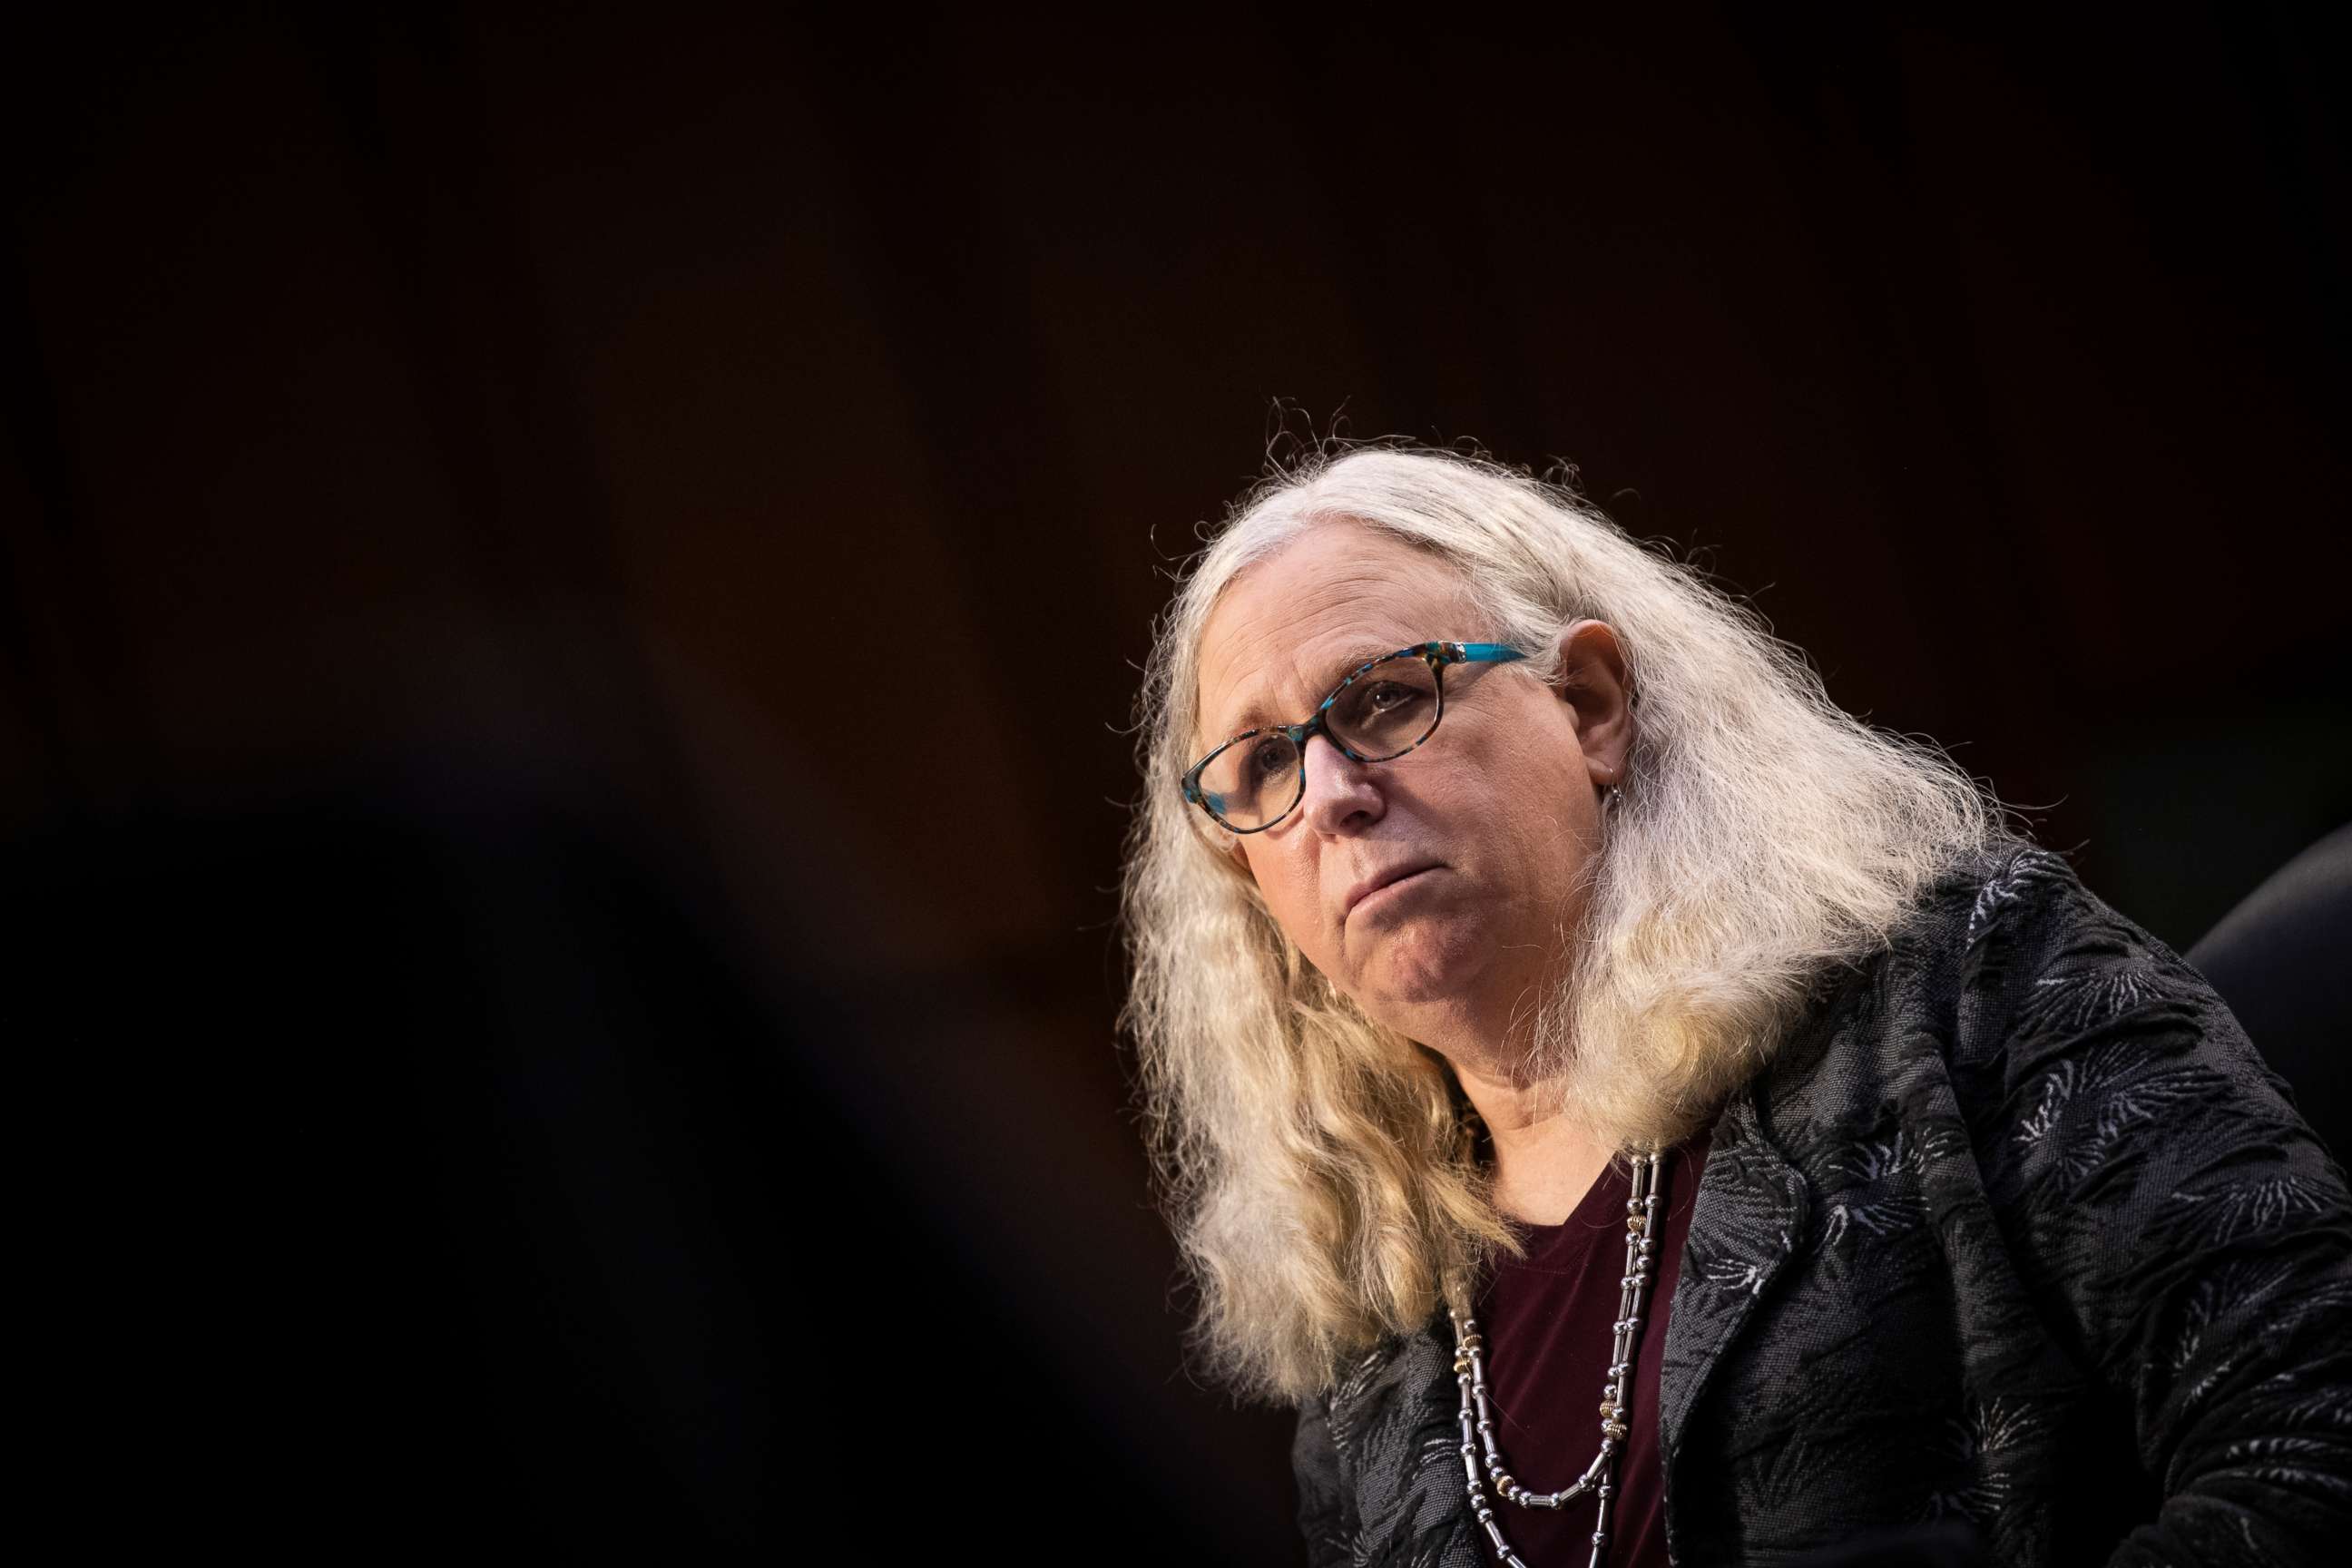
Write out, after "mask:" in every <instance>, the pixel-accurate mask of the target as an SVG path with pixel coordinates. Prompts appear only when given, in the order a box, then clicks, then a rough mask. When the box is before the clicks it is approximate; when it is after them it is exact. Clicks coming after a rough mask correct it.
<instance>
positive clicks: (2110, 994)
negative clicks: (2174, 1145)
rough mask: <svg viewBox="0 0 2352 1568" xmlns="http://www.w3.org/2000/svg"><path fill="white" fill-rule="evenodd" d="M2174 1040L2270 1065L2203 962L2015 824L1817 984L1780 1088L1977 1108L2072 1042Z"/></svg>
mask: <svg viewBox="0 0 2352 1568" xmlns="http://www.w3.org/2000/svg"><path fill="white" fill-rule="evenodd" d="M2165 1042H2169V1043H2170V1044H2171V1045H2172V1046H2173V1047H2179V1049H2184V1050H2186V1049H2190V1048H2191V1047H2193V1051H2194V1054H2195V1055H2197V1056H2198V1057H2199V1058H2200V1062H2201V1063H2203V1064H2204V1065H2205V1066H2207V1067H2210V1068H2216V1069H2221V1070H2225V1071H2227V1072H2228V1073H2229V1074H2230V1075H2231V1076H2250V1077H2253V1078H2262V1079H2266V1078H2267V1076H2268V1075H2267V1074H2266V1073H2265V1071H2264V1069H2263V1068H2262V1066H2261V1063H2260V1061H2259V1058H2255V1057H2254V1056H2253V1054H2252V1050H2251V1048H2250V1047H2247V1046H2246V1044H2245V1039H2244V1036H2243V1034H2242V1031H2241V1030H2240V1029H2239V1028H2238V1026H2237V1024H2236V1022H2235V1020H2234V1019H2232V1018H2231V1016H2230V1015H2229V1010H2228V1008H2227V1006H2226V1005H2224V1004H2223V1003H2222V1002H2221V998H2220V997H2219V996H2217V995H2216V994H2214V993H2213V991H2212V988H2211V987H2210V985H2208V984H2206V983H2205V981H2204V979H2203V977H2202V976H2200V975H2199V974H2198V973H2197V972H2196V971H2195V970H2193V969H2191V968H2190V967H2189V965H2188V964H2187V963H2185V962H2184V961H2183V960H2182V959H2181V958H2180V957H2179V955H2178V954H2177V953H2175V952H2173V951H2172V950H2171V949H2170V948H2168V947H2167V946H2166V945H2165V944H2164V943H2163V942H2160V941H2159V940H2158V939H2157V938H2156V937H2155V936H2153V935H2151V934H2149V933H2148V932H2147V931H2145V930H2143V929H2142V928H2141V927H2139V926H2138V925H2137V923H2135V922H2134V921H2131V920H2130V919H2128V918H2127V917H2126V916H2125V915H2123V914H2122V913H2120V912H2119V911H2117V910H2115V909H2114V908H2112V907H2111V906H2109V905H2108V904H2107V903H2105V901H2104V900H2101V899H2099V898H2098V897H2097V896H2096V895H2095V894H2094V893H2092V892H2091V891H2090V890H2089V889H2086V888H2084V885H2083V883H2082V880H2081V879H2080V878H2078V877H2077V876H2076V875H2075V873H2074V868H2073V867H2071V866H2069V865H2068V864H2067V863H2066V861H2065V860H2064V858H2062V857H2061V856H2059V855H2057V854H2054V853H2053V852H2052V851H2050V850H2048V849H2044V848H2042V847H2039V846H2037V845H2033V844H2029V843H2026V842H2023V841H2021V840H2015V839H2010V840H2003V841H2000V842H1999V843H1996V844H1995V845H1993V846H1992V847H1989V848H1988V849H1986V850H1985V851H1983V852H1981V853H1979V854H1976V855H1972V856H1970V857H1969V858H1966V859H1964V860H1961V861H1958V862H1956V863H1955V864H1954V865H1953V866H1952V867H1951V868H1948V870H1947V871H1946V872H1945V874H1944V875H1943V876H1941V877H1939V878H1938V879H1937V880H1936V881H1935V882H1933V883H1932V884H1930V885H1929V886H1928V887H1927V889H1924V890H1923V891H1922V892H1921V894H1920V896H1919V898H1918V899H1917V900H1916V903H1915V904H1914V906H1913V908H1912V910H1911V911H1910V914H1909V915H1908V916H1907V918H1906V919H1905V921H1903V922H1902V923H1901V924H1900V925H1899V926H1898V927H1897V928H1896V929H1895V931H1894V932H1892V933H1891V934H1890V936H1889V939H1888V941H1887V943H1886V946H1885V949H1884V950H1883V951H1881V952H1878V953H1876V954H1874V955H1873V956H1872V957H1871V958H1870V959H1868V960H1867V961H1865V962H1864V963H1861V964H1858V965H1856V966H1854V967H1853V968H1852V969H1849V970H1846V971H1843V972H1840V973H1834V974H1830V975H1824V976H1823V977H1822V980H1821V981H1820V982H1819V983H1817V984H1816V985H1815V986H1814V989H1813V993H1812V1001H1811V1005H1810V1006H1809V1008H1808V1011H1807V1013H1806V1014H1805V1016H1803V1017H1802V1018H1801V1019H1800V1021H1799V1023H1798V1025H1797V1026H1796V1027H1795V1028H1794V1029H1793V1030H1792V1031H1791V1033H1790V1038H1789V1042H1788V1045H1787V1047H1785V1048H1784V1050H1783V1051H1782V1053H1781V1055H1780V1059H1778V1060H1777V1061H1776V1063H1775V1066H1774V1070H1773V1072H1772V1074H1771V1075H1770V1076H1771V1084H1770V1086H1769V1095H1770V1097H1771V1099H1772V1100H1775V1101H1777V1102H1778V1103H1779V1104H1780V1115H1781V1116H1782V1117H1783V1118H1784V1119H1794V1120H1797V1121H1816V1122H1818V1121H1822V1120H1823V1119H1829V1120H1835V1119H1837V1118H1838V1117H1839V1116H1840V1114H1841V1113H1844V1114H1854V1113H1862V1112H1865V1111H1868V1110H1871V1109H1872V1108H1873V1107H1876V1106H1883V1105H1884V1104H1885V1103H1886V1102H1887V1101H1889V1100H1896V1101H1900V1100H1906V1099H1915V1098H1917V1097H1918V1096H1920V1095H1926V1094H1932V1095H1933V1096H1934V1097H1936V1098H1939V1099H1940V1098H1942V1097H1944V1096H1946V1095H1950V1096H1956V1097H1957V1098H1958V1100H1959V1101H1960V1102H1961V1103H1960V1104H1959V1105H1958V1107H1956V1108H1955V1109H1958V1110H1961V1111H1962V1112H1963V1113H1964V1114H1966V1113H1969V1112H1978V1111H1983V1110H1990V1109H1991V1108H1993V1107H1995V1106H2000V1105H2012V1106H2013V1102H2014V1100H2015V1097H2016V1096H2017V1095H2018V1094H2019V1093H2020V1092H2021V1090H2024V1089H2030V1087H2031V1082H2032V1079H2034V1078H2035V1077H2036V1075H2037V1074H2041V1073H2046V1072H2048V1071H2051V1070H2054V1069H2055V1068H2056V1067H2057V1065H2058V1064H2059V1063H2060V1062H2061V1061H2062V1060H2063V1059H2064V1058H2068V1057H2070V1056H2076V1055H2080V1054H2082V1053H2084V1051H2086V1050H2087V1051H2089V1052H2091V1053H2092V1054H2094V1055H2098V1056H2102V1057H2103V1058H2109V1059H2110V1061H2111V1065H2112V1062H2113V1061H2116V1060H2120V1059H2122V1058H2137V1057H2142V1056H2146V1055H2147V1054H2148V1053H2149V1048H2150V1047H2153V1046H2155V1045H2157V1044H2160V1043H2165ZM2159 1054H2162V1053H2159Z"/></svg>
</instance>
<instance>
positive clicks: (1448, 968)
mask: <svg viewBox="0 0 2352 1568" xmlns="http://www.w3.org/2000/svg"><path fill="white" fill-rule="evenodd" d="M1413 935H1414V936H1419V935H1420V933H1418V932H1416V933H1413ZM1487 956H1488V955H1487V954H1486V953H1484V952H1480V951H1479V950H1478V949H1477V948H1476V947H1475V944H1471V943H1467V942H1460V941H1458V940H1456V941H1446V940H1444V939H1442V938H1433V939H1432V940H1427V941H1413V940H1411V939H1409V938H1404V937H1400V938H1398V939H1393V940H1392V941H1391V942H1390V943H1388V944H1386V945H1385V946H1384V947H1383V949H1382V951H1381V953H1380V954H1379V958H1380V963H1379V965H1378V967H1377V969H1376V971H1375V972H1374V973H1372V974H1371V975H1370V976H1369V977H1368V978H1369V980H1370V985H1369V986H1368V988H1367V989H1368V992H1369V994H1370V995H1373V996H1376V997H1377V998H1378V999H1379V1001H1380V1002H1381V1003H1383V1004H1386V1007H1384V1008H1383V1009H1382V1011H1384V1012H1386V1011H1394V1010H1396V1009H1399V1008H1405V1009H1418V1008H1426V1007H1429V1006H1432V1005H1440V1004H1444V1003H1448V1002H1451V1001H1453V1000H1454V998H1455V997H1458V996H1461V995H1462V994H1465V992H1468V991H1469V990H1471V989H1472V988H1473V987H1474V986H1475V984H1476V981H1477V979H1478V976H1479V974H1480V973H1482V972H1483V971H1484V970H1485V969H1486V958H1487Z"/></svg>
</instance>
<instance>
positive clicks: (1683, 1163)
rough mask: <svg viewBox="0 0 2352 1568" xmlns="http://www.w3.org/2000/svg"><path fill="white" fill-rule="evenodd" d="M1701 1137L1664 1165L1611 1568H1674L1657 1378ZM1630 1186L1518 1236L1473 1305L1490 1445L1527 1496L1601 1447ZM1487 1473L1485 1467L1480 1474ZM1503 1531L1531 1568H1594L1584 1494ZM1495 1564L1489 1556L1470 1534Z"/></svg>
mask: <svg viewBox="0 0 2352 1568" xmlns="http://www.w3.org/2000/svg"><path fill="white" fill-rule="evenodd" d="M1706 1146H1707V1137H1706V1133H1704V1132H1702V1133H1700V1134H1699V1135H1698V1136H1697V1137H1696V1138H1694V1139H1692V1140H1691V1141H1690V1142H1687V1143H1685V1144H1684V1145H1682V1146H1681V1147H1680V1148H1678V1149H1674V1150H1671V1151H1669V1152H1667V1154H1666V1157H1665V1160H1664V1170H1665V1177H1664V1188H1665V1190H1664V1194H1663V1195H1662V1196H1661V1198H1660V1199H1659V1203H1658V1212H1659V1213H1661V1214H1662V1215H1664V1220H1665V1223H1664V1235H1663V1237H1661V1240H1662V1242H1663V1245H1662V1246H1661V1247H1659V1248H1658V1249H1657V1251H1655V1252H1654V1253H1653V1254H1651V1260H1652V1262H1653V1264H1654V1267H1655V1276H1654V1280H1653V1283H1652V1285H1651V1288H1650V1297H1649V1301H1648V1303H1647V1305H1646V1307H1645V1308H1644V1310H1643V1318H1644V1319H1645V1320H1646V1321H1644V1322H1643V1325H1642V1343H1641V1348H1640V1350H1639V1351H1638V1352H1636V1354H1635V1357H1634V1362H1633V1388H1632V1400H1633V1430H1632V1431H1631V1432H1630V1433H1628V1434H1627V1436H1626V1446H1625V1447H1623V1448H1621V1449H1620V1450H1618V1455H1617V1494H1616V1496H1614V1497H1613V1498H1612V1499H1611V1500H1610V1502H1609V1554H1608V1562H1609V1565H1610V1568H1624V1565H1626V1564H1641V1565H1642V1568H1666V1521H1665V1473H1664V1468H1663V1467H1662V1466H1661V1465H1660V1463H1659V1459H1658V1365H1659V1363H1660V1361H1661V1360H1662V1359H1663V1358H1664V1354H1665V1348H1666V1310H1667V1307H1668V1305H1669V1303H1671V1302H1672V1301H1673V1300H1674V1294H1675V1280H1676V1279H1678V1278H1680V1277H1681V1273H1682V1258H1683V1238H1684V1237H1685V1236H1687V1235H1688V1234H1689V1233H1690V1216H1691V1205H1692V1200H1693V1199H1694V1198H1696V1196H1697V1194H1698V1173H1699V1169H1700V1167H1701V1166H1703V1165H1705V1164H1706ZM1632 1191H1633V1177H1632V1173H1630V1172H1629V1171H1628V1170H1627V1169H1626V1168H1625V1167H1624V1165H1622V1163H1619V1164H1612V1165H1611V1166H1610V1167H1609V1169H1607V1170H1606V1171H1603V1172H1602V1173H1601V1179H1600V1180H1598V1181H1596V1182H1594V1183H1593V1184H1592V1187H1591V1191H1589V1192H1587V1193H1586V1194H1584V1198H1583V1201H1582V1202H1580V1203H1579V1204H1578V1205H1576V1212H1575V1213H1573V1214H1571V1215H1569V1216H1568V1218H1567V1220H1566V1221H1564V1222H1563V1223H1561V1224H1559V1225H1517V1222H1514V1225H1515V1228H1517V1231H1518V1232H1519V1235H1520V1239H1521V1240H1522V1241H1524V1242H1525V1243H1526V1245H1527V1251H1528V1256H1527V1258H1526V1260H1525V1261H1520V1260H1519V1259H1517V1258H1509V1257H1501V1258H1496V1261H1495V1266H1494V1269H1493V1272H1492V1275H1491V1276H1490V1278H1489V1279H1487V1281H1486V1285H1485V1287H1484V1288H1483V1289H1481V1290H1480V1291H1479V1292H1478V1300H1477V1304H1476V1308H1475V1310H1476V1312H1477V1316H1478V1331H1479V1335H1480V1337H1481V1338H1483V1339H1484V1340H1485V1341H1486V1349H1485V1352H1484V1354H1485V1357H1486V1398H1487V1401H1488V1402H1489V1403H1490V1404H1491V1405H1493V1406H1494V1410H1495V1442H1496V1446H1497V1447H1500V1448H1501V1449H1502V1451H1503V1461H1504V1463H1505V1465H1506V1466H1507V1468H1509V1470H1510V1472H1511V1474H1512V1475H1513V1476H1515V1477H1517V1479H1518V1480H1519V1483H1520V1484H1521V1485H1522V1486H1525V1487H1527V1488H1528V1489H1530V1490H1534V1491H1557V1490H1558V1489H1560V1488H1561V1487H1564V1486H1567V1485H1568V1484H1569V1483H1570V1482H1571V1481H1573V1480H1575V1479H1576V1478H1577V1477H1579V1476H1580V1475H1582V1474H1583V1473H1584V1468H1585V1466H1587V1465H1589V1464H1591V1462H1592V1456H1593V1455H1594V1454H1595V1453H1596V1452H1598V1451H1599V1449H1600V1447H1601V1388H1602V1386H1603V1385H1604V1384H1605V1383H1606V1381H1607V1377H1608V1373H1609V1351H1610V1343H1611V1338H1612V1335H1611V1329H1610V1325H1611V1324H1612V1323H1614V1322H1615V1321H1617V1292H1618V1280H1619V1279H1621V1278H1622V1277H1623V1275H1624V1272H1625V1201H1626V1199H1627V1198H1628V1197H1629V1196H1631V1195H1632ZM1480 1468H1481V1470H1482V1471H1483V1470H1484V1468H1485V1464H1484V1461H1483V1459H1482V1460H1481V1463H1480ZM1488 1500H1489V1502H1490V1503H1492V1504H1493V1506H1494V1509H1495V1521H1496V1523H1497V1524H1499V1525H1501V1526H1502V1527H1503V1539H1504V1540H1506V1541H1507V1542H1510V1543H1511V1550H1512V1551H1514V1552H1517V1553H1518V1554H1519V1556H1520V1558H1521V1559H1522V1560H1523V1561H1524V1562H1526V1563H1528V1568H1555V1565H1557V1568H1585V1565H1586V1564H1587V1563H1590V1562H1591V1559H1592V1521H1593V1514H1594V1511H1595V1508H1596V1503H1595V1500H1594V1499H1593V1497H1592V1496H1591V1494H1590V1493H1588V1494H1586V1495H1585V1496H1583V1497H1580V1498H1578V1499H1577V1500H1575V1501H1573V1502H1571V1503H1570V1504H1568V1505H1567V1506H1566V1507H1564V1508H1559V1509H1541V1508H1521V1507H1519V1506H1517V1504H1515V1503H1506V1502H1500V1501H1496V1500H1495V1499H1494V1497H1493V1494H1492V1493H1491V1492H1490V1493H1489V1494H1488ZM1471 1533H1472V1534H1473V1535H1475V1536H1476V1537H1477V1538H1478V1545H1479V1548H1480V1550H1481V1551H1482V1552H1485V1553H1486V1559H1487V1561H1489V1562H1496V1561H1498V1559H1496V1557H1495V1555H1494V1543H1493V1542H1489V1541H1488V1540H1487V1539H1486V1531H1483V1530H1473V1531H1471Z"/></svg>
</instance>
